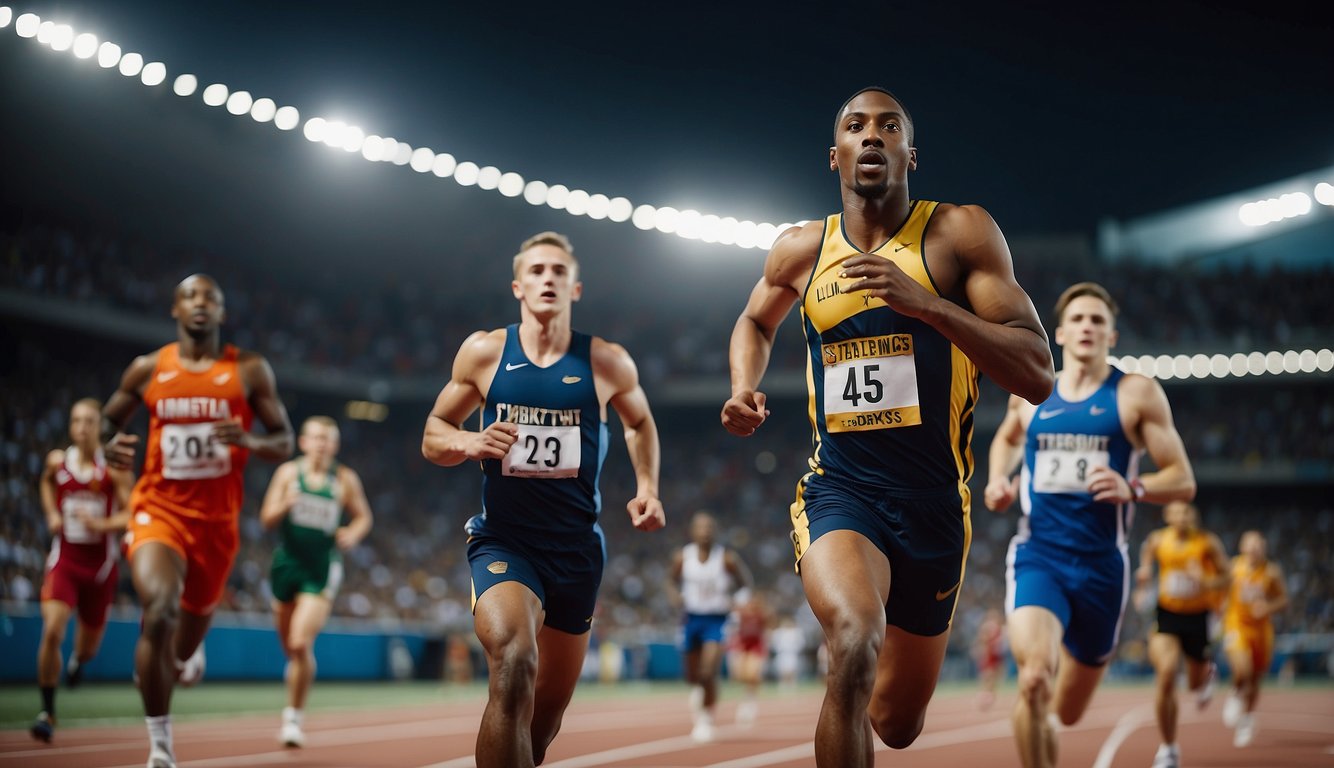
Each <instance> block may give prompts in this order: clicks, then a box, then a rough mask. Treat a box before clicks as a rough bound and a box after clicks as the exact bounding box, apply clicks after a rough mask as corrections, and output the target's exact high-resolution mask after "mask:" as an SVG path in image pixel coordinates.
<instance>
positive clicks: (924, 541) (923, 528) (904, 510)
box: [791, 474, 972, 637]
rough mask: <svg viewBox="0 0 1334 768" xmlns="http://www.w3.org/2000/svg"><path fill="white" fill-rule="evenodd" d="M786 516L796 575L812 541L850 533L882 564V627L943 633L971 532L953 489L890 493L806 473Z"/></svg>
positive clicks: (960, 580) (929, 634) (928, 634)
mask: <svg viewBox="0 0 1334 768" xmlns="http://www.w3.org/2000/svg"><path fill="white" fill-rule="evenodd" d="M791 514H792V543H793V545H794V547H795V549H796V556H797V568H798V570H800V568H801V556H802V555H803V554H804V553H805V551H806V550H807V549H808V548H809V547H810V545H811V543H812V542H814V541H816V540H818V539H819V538H820V537H821V536H823V535H825V534H826V533H829V532H831V531H855V532H857V533H860V534H861V535H862V536H865V537H866V538H867V539H868V540H869V541H870V542H871V543H872V544H874V545H875V546H876V547H877V548H878V549H879V550H880V551H881V552H882V553H884V555H885V557H886V558H888V559H889V568H890V574H891V577H890V586H889V598H888V599H887V600H886V601H885V620H886V622H887V623H888V624H892V625H893V626H896V627H898V628H900V629H902V630H903V631H905V632H909V633H912V634H914V635H923V636H926V637H934V636H935V635H939V634H940V633H941V632H944V631H945V630H947V629H949V626H950V620H951V619H952V618H953V616H954V605H955V602H956V601H957V600H958V598H959V589H960V587H961V586H962V585H963V565H964V561H965V560H966V559H967V558H968V542H969V540H970V538H971V535H972V530H971V528H970V524H969V520H968V514H967V513H966V512H965V511H964V509H963V502H962V501H961V500H960V498H959V492H958V490H956V489H950V490H949V491H944V492H942V491H932V492H931V493H929V494H921V495H916V494H912V493H911V492H902V491H900V492H895V493H891V492H889V491H886V490H883V489H878V488H871V487H867V486H858V485H854V484H853V483H850V482H847V481H831V480H829V479H828V478H826V477H824V476H822V475H817V474H810V475H807V476H806V477H804V478H802V480H801V482H800V483H798V485H797V500H796V501H795V502H793V504H792V510H791Z"/></svg>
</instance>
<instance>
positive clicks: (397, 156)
mask: <svg viewBox="0 0 1334 768" xmlns="http://www.w3.org/2000/svg"><path fill="white" fill-rule="evenodd" d="M390 162H392V163H393V164H394V165H407V164H408V163H410V162H412V145H411V144H408V143H407V142H406V141H400V142H398V146H396V147H395V148H394V156H393V157H392V158H390Z"/></svg>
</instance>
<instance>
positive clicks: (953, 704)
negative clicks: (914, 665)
mask: <svg viewBox="0 0 1334 768" xmlns="http://www.w3.org/2000/svg"><path fill="white" fill-rule="evenodd" d="M1150 697H1151V694H1150V692H1149V690H1148V689H1147V688H1108V689H1104V690H1102V691H1099V693H1098V694H1097V696H1096V697H1095V698H1094V701H1093V705H1092V706H1091V707H1090V709H1089V711H1088V713H1087V714H1086V715H1085V717H1084V719H1083V721H1082V722H1080V723H1079V724H1078V725H1076V726H1074V727H1073V728H1070V729H1066V730H1064V731H1063V732H1062V733H1061V736H1060V745H1061V747H1060V748H1061V755H1060V764H1061V765H1063V766H1094V768H1122V767H1123V766H1124V767H1127V768H1129V767H1133V768H1145V767H1146V766H1148V765H1149V764H1150V763H1151V762H1152V759H1153V752H1154V750H1155V749H1156V748H1157V746H1158V737H1157V732H1156V729H1155V727H1154V725H1153V711H1152V702H1151V698H1150ZM685 698H686V697H685V690H684V688H682V690H681V691H680V693H679V695H676V694H675V693H650V694H648V695H645V696H643V697H640V698H628V697H621V696H610V697H604V696H598V697H591V698H586V699H581V698H580V697H579V695H578V694H577V693H576V697H575V702H574V704H573V705H572V706H571V708H570V710H569V712H567V714H566V718H565V725H564V728H563V729H562V731H561V734H560V736H558V737H557V739H556V742H555V743H554V744H553V745H552V747H551V750H550V752H549V753H548V755H547V762H546V764H545V765H546V766H548V768H592V767H594V766H617V767H621V766H627V767H628V766H638V767H642V768H646V767H648V766H655V767H656V768H669V767H670V768H695V767H697V766H710V767H711V768H770V767H772V768H796V766H813V765H814V764H815V761H814V758H813V756H812V751H811V737H812V734H813V731H814V713H816V712H817V711H818V710H819V706H820V694H819V693H818V692H814V693H812V692H801V693H793V694H791V695H782V694H778V693H773V694H772V695H771V696H770V697H769V698H765V699H762V700H761V702H760V704H761V706H760V716H759V721H758V723H757V724H756V725H755V726H754V727H753V728H751V729H749V730H741V729H739V728H737V727H736V726H734V725H731V719H732V714H733V710H734V707H735V702H734V701H733V702H724V703H723V704H722V705H721V706H720V717H719V720H720V722H721V727H719V728H718V729H717V730H718V738H717V740H716V741H715V742H714V743H711V744H705V745H700V744H696V743H694V742H692V741H691V740H690V739H689V737H688V736H686V735H685V734H686V733H687V732H688V731H689V718H688V715H687V712H686V701H685ZM1220 698H1221V697H1220ZM1013 701H1014V699H1013V693H1012V692H1010V693H1003V694H1002V695H1001V696H1000V698H999V700H998V701H997V703H996V705H995V706H994V707H993V708H992V709H991V710H990V711H987V712H981V711H978V710H977V709H976V708H975V706H974V704H973V697H972V695H971V694H968V693H951V694H943V693H942V694H940V695H937V697H936V699H935V701H933V703H932V705H931V710H930V712H929V713H928V716H927V724H926V729H925V730H924V731H923V733H922V735H921V736H920V737H919V738H918V739H917V742H916V743H915V744H914V745H913V746H912V747H910V748H909V749H907V750H904V751H902V752H893V751H891V750H888V749H884V748H883V747H882V748H881V750H880V751H878V752H877V761H876V762H877V765H884V766H891V765H892V766H896V768H922V767H926V766H929V767H930V768H953V766H1017V765H1018V759H1017V757H1016V756H1015V752H1014V747H1013V744H1012V741H1011V735H1010V726H1009V722H1008V719H1007V713H1008V712H1009V710H1010V707H1011V706H1012V704H1013ZM1181 704H1182V706H1181V713H1182V714H1181V726H1180V736H1179V741H1180V743H1181V750H1182V757H1183V760H1184V763H1185V765H1186V766H1189V767H1190V768H1208V767H1210V766H1219V767H1221V766H1229V767H1231V768H1241V767H1242V766H1257V767H1258V766H1264V767H1265V768H1279V767H1282V766H1301V767H1303V768H1305V767H1306V766H1334V689H1331V688H1320V689H1299V690H1270V691H1266V692H1265V693H1264V696H1263V698H1262V700H1261V705H1260V712H1259V717H1258V722H1259V726H1260V727H1259V731H1258V734H1257V737H1256V741H1255V743H1254V744H1253V745H1252V746H1251V747H1249V748H1247V749H1234V748H1233V747H1232V734H1231V731H1229V730H1228V729H1226V728H1225V727H1224V726H1223V725H1222V723H1221V722H1220V720H1219V708H1220V705H1221V701H1215V702H1214V703H1213V705H1212V706H1211V707H1210V709H1209V710H1207V711H1206V712H1204V713H1197V712H1196V711H1195V710H1194V707H1193V702H1192V701H1191V700H1189V699H1188V698H1185V697H1183V698H1182V700H1181ZM481 707H482V702H480V701H468V702H463V703H451V704H444V703H442V704H440V705H435V706H429V707H415V708H410V709H403V708H396V709H377V710H373V711H367V712H335V713H327V712H326V713H321V712H318V711H317V712H312V713H310V714H309V715H307V737H308V744H307V746H306V748H305V749H301V750H283V749H281V748H279V747H278V746H277V743H276V741H275V737H276V727H277V718H276V715H266V716H263V717H258V716H244V717H231V718H225V719H223V718H219V719H216V720H195V721H191V722H185V723H178V724H176V725H175V727H174V730H175V739H176V752H177V758H178V760H179V761H180V763H179V765H180V768H232V767H235V768H241V766H274V765H276V766H284V765H289V766H329V767H331V768H333V767H338V768H344V767H346V768H353V767H356V768H364V767H366V766H387V767H389V768H472V766H473V765H474V764H473V760H472V749H473V743H474V738H475V735H476V732H477V724H478V721H479V719H480V717H481ZM145 742H146V737H145V735H144V728H143V726H142V725H118V726H115V727H88V728H64V729H61V730H59V731H58V733H57V742H56V743H55V744H52V745H42V744H38V743H36V742H34V741H33V740H32V739H31V737H29V735H28V733H27V732H26V731H3V732H0V766H24V767H25V768H29V767H30V768H57V767H59V766H79V767H80V768H141V766H143V765H144V760H145V758H146V756H147V748H146V743H145Z"/></svg>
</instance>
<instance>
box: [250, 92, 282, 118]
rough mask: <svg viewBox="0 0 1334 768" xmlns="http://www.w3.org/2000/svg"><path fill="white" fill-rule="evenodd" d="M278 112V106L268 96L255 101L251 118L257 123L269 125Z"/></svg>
mask: <svg viewBox="0 0 1334 768" xmlns="http://www.w3.org/2000/svg"><path fill="white" fill-rule="evenodd" d="M277 112H278V105H277V104H276V103H274V101H273V99H270V98H269V97H267V96H264V97H261V98H258V99H255V103H254V104H251V105H250V117H251V118H252V119H254V121H255V122H257V123H267V122H269V121H270V120H272V119H273V116H274V115H275V114H276V113H277Z"/></svg>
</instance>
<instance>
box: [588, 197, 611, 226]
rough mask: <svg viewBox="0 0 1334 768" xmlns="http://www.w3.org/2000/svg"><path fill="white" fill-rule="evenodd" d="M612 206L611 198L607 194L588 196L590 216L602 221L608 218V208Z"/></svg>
mask: <svg viewBox="0 0 1334 768" xmlns="http://www.w3.org/2000/svg"><path fill="white" fill-rule="evenodd" d="M610 207H611V200H610V199H608V198H607V196H606V195H604V194H601V193H598V194H593V195H589V197H588V218H590V219H594V220H596V221H601V220H602V219H605V218H607V209H608V208H610Z"/></svg>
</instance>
